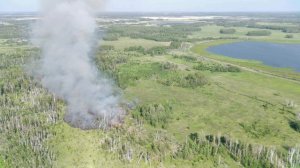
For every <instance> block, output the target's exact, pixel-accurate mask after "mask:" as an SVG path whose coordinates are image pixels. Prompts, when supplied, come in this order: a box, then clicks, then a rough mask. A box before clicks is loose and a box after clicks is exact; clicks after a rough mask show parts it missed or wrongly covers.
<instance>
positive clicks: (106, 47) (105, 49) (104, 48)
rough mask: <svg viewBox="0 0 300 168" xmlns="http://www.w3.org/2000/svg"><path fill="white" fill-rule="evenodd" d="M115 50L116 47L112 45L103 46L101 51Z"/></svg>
mask: <svg viewBox="0 0 300 168" xmlns="http://www.w3.org/2000/svg"><path fill="white" fill-rule="evenodd" d="M114 49H115V47H114V46H112V45H103V46H101V48H100V50H101V51H111V50H114Z"/></svg>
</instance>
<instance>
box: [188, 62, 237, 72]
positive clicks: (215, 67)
mask: <svg viewBox="0 0 300 168" xmlns="http://www.w3.org/2000/svg"><path fill="white" fill-rule="evenodd" d="M194 69H196V70H200V71H211V72H241V70H240V68H238V67H236V66H232V65H221V64H216V63H213V64H204V63H202V62H200V63H199V64H198V65H196V66H194Z"/></svg>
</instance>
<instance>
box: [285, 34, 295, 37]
mask: <svg viewBox="0 0 300 168" xmlns="http://www.w3.org/2000/svg"><path fill="white" fill-rule="evenodd" d="M285 38H294V35H292V34H287V35H286V36H285Z"/></svg>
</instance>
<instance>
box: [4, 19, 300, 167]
mask: <svg viewBox="0 0 300 168" xmlns="http://www.w3.org/2000/svg"><path fill="white" fill-rule="evenodd" d="M216 22H217V21H216ZM257 23H258V24H262V25H267V24H270V25H277V24H279V23H277V24H275V23H273V22H272V23H268V22H265V21H258V22H257ZM284 25H286V26H291V25H292V26H293V25H294V23H287V24H284ZM112 26H114V25H112ZM123 26H124V27H122V29H124V32H126V31H127V30H131V29H133V30H134V31H137V32H129V33H120V32H121V31H120V30H118V31H117V32H113V33H120V34H119V36H120V37H119V38H118V40H115V41H101V40H100V41H101V42H99V43H100V45H105V46H113V47H112V48H106V49H104V48H103V49H102V50H100V49H99V51H98V52H96V57H95V60H94V61H95V64H96V65H97V67H98V68H99V70H102V71H104V72H105V74H106V75H107V76H108V77H110V78H112V79H114V81H115V83H116V85H117V86H118V87H119V88H120V89H121V90H122V98H123V101H124V102H128V103H133V104H134V108H129V107H124V108H126V110H127V112H128V114H127V116H126V118H125V122H124V124H123V125H122V126H120V127H116V128H111V129H109V130H89V131H84V130H80V129H77V128H72V127H70V126H69V125H68V124H66V123H65V122H64V120H63V116H64V114H65V111H66V104H65V102H64V101H63V100H60V99H57V98H55V96H54V95H53V94H51V93H49V92H48V91H47V90H46V89H44V88H43V87H42V86H41V84H40V82H39V81H37V80H34V79H33V78H32V77H30V75H28V73H27V72H26V66H25V65H27V66H28V64H29V63H30V62H31V61H32V59H34V58H35V57H36V56H37V55H39V51H38V50H37V49H35V48H33V47H32V46H30V45H28V44H23V45H21V44H17V43H14V42H10V43H9V45H7V44H6V43H5V41H6V40H5V39H3V40H0V59H1V60H2V62H1V63H0V93H1V94H0V156H2V157H0V168H2V167H8V168H10V167H25V168H26V167H63V168H68V167H70V168H71V167H78V168H81V167H82V168H85V167H116V168H119V167H130V168H131V167H136V168H139V167H174V168H175V167H220V168H223V167H237V168H238V167H248V168H254V167H267V168H269V167H270V168H271V167H280V164H284V165H285V166H286V167H293V166H294V167H299V166H300V158H299V156H300V149H299V145H300V133H299V130H297V127H296V126H297V125H296V126H295V124H292V123H296V122H297V121H298V119H297V115H299V113H300V105H298V104H300V96H299V95H300V74H299V73H297V72H294V71H292V70H289V69H280V68H273V67H269V66H266V65H263V64H262V63H260V62H256V61H248V60H239V59H233V58H229V57H225V56H221V55H215V54H212V53H209V52H207V51H206V49H207V48H208V47H210V46H214V45H219V44H225V43H231V42H236V41H243V40H258V41H272V42H284V43H299V42H300V33H293V34H294V38H292V39H287V38H285V35H286V33H284V32H282V31H280V30H268V31H271V32H272V34H271V35H270V36H260V37H252V36H251V37H249V36H247V35H246V34H247V32H249V31H253V30H255V31H257V30H260V29H256V28H248V27H233V28H234V29H236V33H235V34H226V35H225V34H220V29H222V28H224V26H217V24H205V25H203V24H202V23H201V24H200V23H199V25H198V24H191V25H189V24H187V25H185V24H184V25H174V26H173V27H172V26H171V27H167V28H166V27H161V28H158V27H155V28H153V29H154V30H153V31H152V32H149V34H147V36H143V33H144V32H143V31H144V28H143V26H130V25H123ZM117 27H118V25H117ZM130 33H132V34H130ZM139 33H140V34H139ZM151 33H152V34H153V38H154V39H149V37H148V35H151ZM125 35H126V36H125ZM139 36H141V37H139ZM133 37H135V38H133ZM232 37H234V39H233V38H232ZM209 38H211V39H209ZM226 38H228V39H226ZM170 39H171V40H170ZM171 43H173V44H174V43H175V44H177V43H178V44H179V45H175V47H174V46H172V45H171ZM138 46H141V47H142V48H143V49H144V50H140V48H138V49H137V48H133V49H132V50H128V48H129V47H138ZM157 47H158V48H157ZM159 47H162V48H163V49H165V50H164V52H160V50H159V49H161V48H159ZM151 49H154V51H153V52H149V50H151ZM156 50H158V51H159V52H156ZM299 128H300V125H299ZM293 150H295V155H292V154H291V151H293ZM296 154H299V156H298V155H296ZM2 158H3V159H4V160H5V161H4V160H2Z"/></svg>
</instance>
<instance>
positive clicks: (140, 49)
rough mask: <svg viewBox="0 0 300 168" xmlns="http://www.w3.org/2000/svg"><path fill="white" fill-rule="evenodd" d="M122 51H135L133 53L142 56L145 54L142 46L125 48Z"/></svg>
mask: <svg viewBox="0 0 300 168" xmlns="http://www.w3.org/2000/svg"><path fill="white" fill-rule="evenodd" d="M124 51H135V52H139V53H142V54H145V53H146V50H145V48H144V47H142V46H133V47H129V48H125V49H124Z"/></svg>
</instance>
